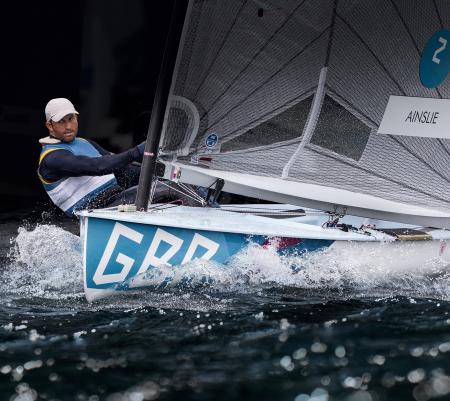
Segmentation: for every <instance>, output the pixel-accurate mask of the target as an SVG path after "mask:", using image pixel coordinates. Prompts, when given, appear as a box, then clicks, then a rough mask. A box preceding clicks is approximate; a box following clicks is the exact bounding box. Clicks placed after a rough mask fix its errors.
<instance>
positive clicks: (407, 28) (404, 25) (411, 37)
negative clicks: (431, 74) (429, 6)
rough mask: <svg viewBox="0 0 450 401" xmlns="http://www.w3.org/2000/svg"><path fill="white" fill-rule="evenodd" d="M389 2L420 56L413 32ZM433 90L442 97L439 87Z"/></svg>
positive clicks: (393, 4) (396, 8)
mask: <svg viewBox="0 0 450 401" xmlns="http://www.w3.org/2000/svg"><path fill="white" fill-rule="evenodd" d="M391 4H392V7H394V10H395V12H396V13H397V17H398V18H399V19H400V21H401V22H402V25H403V27H404V28H405V31H406V32H407V33H408V36H409V38H410V39H411V42H412V44H413V45H414V47H415V48H416V50H417V54H418V55H419V57H420V56H421V55H422V53H421V51H420V49H419V45H418V44H417V42H416V40H415V39H414V36H413V34H412V32H411V29H409V26H408V24H407V23H406V21H405V19H404V18H403V16H402V14H401V13H400V10H399V9H398V7H397V5H396V4H395V3H394V2H393V0H391ZM435 5H436V4H435ZM438 16H439V14H438ZM441 22H442V21H441ZM435 90H436V92H437V94H438V95H439V97H440V98H441V99H442V95H441V92H440V91H439V89H438V88H435Z"/></svg>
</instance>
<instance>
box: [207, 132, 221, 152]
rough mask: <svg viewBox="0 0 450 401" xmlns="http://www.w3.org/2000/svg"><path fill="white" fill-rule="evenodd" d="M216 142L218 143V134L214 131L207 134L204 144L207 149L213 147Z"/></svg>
mask: <svg viewBox="0 0 450 401" xmlns="http://www.w3.org/2000/svg"><path fill="white" fill-rule="evenodd" d="M218 143H219V135H217V134H216V133H215V132H212V133H211V134H209V135H208V136H207V138H206V140H205V145H206V147H207V148H208V149H213V148H215V147H216V146H217V144H218Z"/></svg>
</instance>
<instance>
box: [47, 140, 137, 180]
mask: <svg viewBox="0 0 450 401" xmlns="http://www.w3.org/2000/svg"><path fill="white" fill-rule="evenodd" d="M141 160H142V152H141V150H140V148H138V147H134V148H132V149H130V150H127V151H126V152H122V153H118V154H108V155H105V156H100V157H88V156H75V155H73V154H72V153H71V152H69V151H68V150H64V149H58V150H55V151H53V152H50V153H49V154H48V155H47V156H45V157H44V160H43V161H42V163H41V164H40V166H39V173H40V175H41V176H42V178H43V179H44V180H46V181H50V182H54V181H57V180H60V179H61V178H64V177H80V176H84V175H105V174H110V173H112V172H113V170H116V169H120V168H123V167H125V166H126V165H127V164H129V163H131V162H133V161H141Z"/></svg>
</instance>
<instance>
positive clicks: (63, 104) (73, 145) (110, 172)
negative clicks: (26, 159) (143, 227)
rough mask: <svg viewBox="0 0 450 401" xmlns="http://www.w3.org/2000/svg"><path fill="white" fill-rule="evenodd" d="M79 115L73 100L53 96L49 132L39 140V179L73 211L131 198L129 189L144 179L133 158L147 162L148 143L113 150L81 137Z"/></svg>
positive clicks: (57, 202)
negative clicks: (120, 150) (145, 158)
mask: <svg viewBox="0 0 450 401" xmlns="http://www.w3.org/2000/svg"><path fill="white" fill-rule="evenodd" d="M78 114H79V113H78V111H76V110H75V107H74V106H73V104H72V103H71V102H70V101H69V100H68V99H65V98H57V99H52V100H50V101H49V102H48V103H47V105H46V107H45V118H46V123H45V125H46V127H47V129H48V132H49V135H48V136H47V137H45V138H42V139H40V140H39V142H40V143H41V145H42V151H41V155H40V158H39V167H38V170H37V172H38V175H39V178H40V180H41V182H42V184H43V185H44V188H45V190H46V192H47V194H48V195H49V196H50V198H51V200H52V201H53V203H54V204H55V205H56V206H58V207H59V208H60V209H61V210H63V211H64V213H66V214H67V215H69V216H72V215H73V213H74V212H75V211H76V210H80V209H86V208H90V207H105V206H108V205H111V204H114V203H116V204H117V203H118V201H120V200H123V201H127V199H125V198H126V195H127V191H126V189H127V188H130V187H132V186H133V185H136V184H137V182H138V179H139V168H138V167H137V166H135V165H133V164H132V163H133V162H141V161H142V156H143V152H144V146H145V144H144V143H141V144H140V145H139V146H136V147H134V148H131V149H129V150H127V151H126V152H122V153H118V154H113V153H111V152H109V151H107V150H105V149H103V148H102V147H101V146H100V145H98V144H97V143H95V142H94V141H91V140H87V139H83V138H80V137H77V133H78ZM134 196H135V191H134ZM128 200H129V199H128ZM131 202H134V199H133V200H131ZM119 203H120V202H119Z"/></svg>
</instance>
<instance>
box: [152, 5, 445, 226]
mask: <svg viewBox="0 0 450 401" xmlns="http://www.w3.org/2000/svg"><path fill="white" fill-rule="evenodd" d="M191 8H192V12H191V15H190V17H189V18H188V20H187V22H186V23H187V27H186V29H185V31H186V36H185V39H184V42H183V46H182V50H181V51H180V53H179V54H180V57H179V58H180V60H179V69H178V73H177V76H176V77H175V80H174V84H173V88H174V91H173V102H172V104H171V106H170V109H169V113H168V115H169V117H168V120H167V124H166V132H165V136H164V141H163V143H162V144H161V147H162V152H161V155H162V160H163V161H172V162H174V163H176V160H179V161H180V162H182V163H183V165H185V166H188V165H189V164H191V166H192V167H195V168H198V169H204V170H205V171H208V170H209V171H211V170H214V171H219V172H220V171H221V172H224V173H230V174H231V173H236V174H246V175H250V176H253V177H254V180H255V182H256V181H258V182H260V180H261V179H276V180H275V181H273V185H278V186H279V188H278V189H279V191H280V192H282V187H283V185H284V184H283V182H297V183H299V184H305V185H318V186H319V187H321V188H335V189H336V190H343V191H347V193H354V194H355V197H359V196H363V195H364V196H373V197H375V198H376V199H381V200H383V199H384V200H385V201H386V202H389V201H390V202H396V203H400V204H405V205H411V207H418V208H421V209H420V210H436V211H447V210H449V211H450V191H449V187H450V140H449V139H445V138H436V137H432V136H429V137H420V136H402V135H398V134H399V133H398V132H392V133H391V132H388V134H391V135H381V134H378V128H379V126H380V123H381V121H382V119H383V116H384V115H385V111H386V107H387V104H388V101H389V99H390V97H391V96H401V97H404V98H405V99H407V98H412V97H415V98H419V99H420V98H434V99H436V101H438V99H443V100H446V99H447V98H450V79H443V80H442V81H441V82H440V83H439V85H436V86H434V87H429V86H427V85H425V84H424V83H422V81H421V79H422V78H421V72H420V68H422V67H421V65H422V61H423V60H422V59H423V57H425V55H426V54H427V52H425V50H424V49H425V48H426V46H428V43H429V42H430V40H431V38H432V37H433V35H435V33H436V32H438V31H439V30H441V29H445V28H446V25H445V24H446V21H450V3H448V2H444V1H439V0H378V1H377V2H369V1H364V2H355V1H353V0H285V1H283V2H280V1H277V0H246V1H238V0H236V1H232V2H226V3H225V2H223V1H221V0H192V1H191ZM443 23H444V25H443ZM446 51H447V50H446ZM448 51H449V52H450V49H449V50H448ZM446 54H447V53H445V54H443V55H442V56H445V57H447V56H446ZM448 57H449V60H450V55H449V56H448ZM319 77H321V79H319ZM444 78H445V77H444ZM186 105H189V107H186ZM419 112H420V111H419ZM415 123H416V122H415ZM448 128H449V130H450V127H448ZM424 136H425V135H424ZM202 160H203V161H202ZM204 160H207V161H206V162H205V161H204ZM271 182H272V181H271ZM247 184H248V185H246V188H248V187H250V186H251V180H250V179H249V182H248V183H247ZM255 188H256V186H255ZM299 188H300V187H299ZM276 189H277V188H274V192H276ZM255 191H256V192H257V190H255ZM245 192H246V193H248V189H245ZM256 192H255V193H253V192H252V193H253V195H254V196H255V194H256ZM325 192H326V191H325ZM325 192H324V193H325ZM264 194H265V192H264V193H262V194H261V197H263V196H264ZM270 196H271V199H273V194H271V195H270ZM289 196H295V194H294V193H293V194H290V195H289ZM297 196H298V198H299V199H302V201H306V199H307V198H308V196H307V194H304V193H298V194H297ZM345 200H346V202H348V203H351V199H350V198H345ZM320 202H322V203H321V204H322V206H323V203H324V202H325V201H324V200H321V201H320ZM312 203H314V201H313V200H312ZM325 203H326V202H325ZM329 204H333V199H330V202H329ZM309 205H310V206H311V204H309ZM341 206H343V207H345V204H342V205H341ZM372 206H373V207H374V210H373V211H372V212H370V210H366V209H365V211H366V212H367V213H368V214H369V215H370V214H371V213H372V215H373V214H376V213H378V212H380V210H378V211H377V210H376V208H377V206H376V203H374V204H372ZM311 207H314V206H311ZM358 207H361V208H362V205H360V206H358ZM418 210H419V209H418ZM369 217H370V216H369ZM433 221H434V223H435V220H433Z"/></svg>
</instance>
